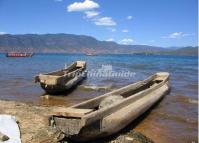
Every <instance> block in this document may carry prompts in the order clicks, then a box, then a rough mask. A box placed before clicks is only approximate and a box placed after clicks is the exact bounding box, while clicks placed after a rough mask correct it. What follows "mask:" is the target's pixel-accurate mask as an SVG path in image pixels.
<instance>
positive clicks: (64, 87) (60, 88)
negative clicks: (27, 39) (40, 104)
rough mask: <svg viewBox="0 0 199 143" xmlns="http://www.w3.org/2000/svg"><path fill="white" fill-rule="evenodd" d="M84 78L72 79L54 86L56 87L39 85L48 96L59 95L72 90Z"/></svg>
mask: <svg viewBox="0 0 199 143" xmlns="http://www.w3.org/2000/svg"><path fill="white" fill-rule="evenodd" d="M85 78H86V74H85V76H80V77H74V78H72V79H71V80H69V81H67V82H66V83H65V84H56V85H47V84H44V83H40V85H41V87H42V89H44V90H45V92H46V93H48V94H61V93H64V92H66V91H68V90H70V89H72V88H74V87H75V86H76V85H77V84H78V83H80V82H81V81H82V80H84V79H85Z"/></svg>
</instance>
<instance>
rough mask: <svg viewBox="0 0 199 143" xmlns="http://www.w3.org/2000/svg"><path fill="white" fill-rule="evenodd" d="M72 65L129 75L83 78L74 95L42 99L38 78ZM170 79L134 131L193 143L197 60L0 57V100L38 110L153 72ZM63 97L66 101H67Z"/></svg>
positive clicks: (166, 140) (81, 98) (150, 57)
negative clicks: (81, 62)
mask: <svg viewBox="0 0 199 143" xmlns="http://www.w3.org/2000/svg"><path fill="white" fill-rule="evenodd" d="M76 60H84V61H86V62H87V70H88V71H91V70H98V69H101V68H102V65H104V66H106V67H109V68H112V70H113V71H116V72H121V71H128V72H131V73H134V76H131V77H109V78H105V77H103V78H102V77H88V78H87V79H86V80H84V81H83V82H82V83H81V85H79V86H78V87H77V88H75V90H73V91H72V92H70V93H68V94H67V93H66V94H63V95H60V96H49V97H48V98H46V96H42V95H44V94H45V92H44V91H43V90H42V89H41V87H40V86H39V84H37V83H34V76H35V75H37V74H39V73H45V72H49V71H54V70H58V69H61V68H63V67H64V65H65V64H67V65H69V64H70V63H71V62H73V61H76ZM158 71H166V72H169V73H170V74H171V77H170V83H171V87H172V88H171V92H170V93H169V95H167V96H166V97H165V98H164V99H163V100H162V101H161V102H160V103H159V104H158V105H157V107H155V108H154V109H153V110H152V111H151V113H150V114H149V115H148V116H147V117H146V118H145V119H144V120H143V121H142V122H141V123H140V124H139V125H138V126H137V127H136V129H137V130H139V131H141V132H144V133H145V134H147V135H150V136H151V137H152V138H154V139H156V141H158V138H159V139H160V140H161V142H165V143H166V142H173V143H175V142H176V143H179V142H180V143H192V141H193V142H194V141H195V142H197V141H198V139H197V132H198V130H197V127H198V122H197V117H198V110H197V107H198V106H197V105H198V91H197V89H198V75H197V73H198V59H197V57H183V56H155V55H149V56H145V55H98V56H85V55H72V54H45V55H44V54H38V55H34V56H33V57H32V58H7V57H5V55H3V54H0V99H4V100H15V101H23V102H29V103H33V104H40V105H47V106H53V105H65V106H70V105H73V104H75V103H79V102H80V101H83V100H87V99H90V98H93V97H96V96H98V95H101V94H103V93H106V92H109V91H111V90H113V89H116V88H119V87H122V86H125V85H128V84H130V83H133V82H136V81H138V80H143V79H145V78H146V77H148V76H150V75H152V74H154V73H156V72H158ZM66 95H67V96H66Z"/></svg>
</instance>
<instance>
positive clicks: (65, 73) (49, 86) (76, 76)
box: [35, 61, 86, 94]
mask: <svg viewBox="0 0 199 143" xmlns="http://www.w3.org/2000/svg"><path fill="white" fill-rule="evenodd" d="M85 70H86V62H85V61H76V62H74V63H72V64H71V65H70V66H69V67H67V68H65V69H62V70H59V71H54V72H50V73H45V74H39V75H38V76H36V77H35V82H39V83H40V85H41V87H42V88H43V89H44V90H45V91H46V93H49V94H59V93H63V92H65V91H67V90H69V89H71V88H72V87H74V86H75V85H77V84H78V83H79V82H80V81H82V80H83V79H84V78H85V77H86V71H85Z"/></svg>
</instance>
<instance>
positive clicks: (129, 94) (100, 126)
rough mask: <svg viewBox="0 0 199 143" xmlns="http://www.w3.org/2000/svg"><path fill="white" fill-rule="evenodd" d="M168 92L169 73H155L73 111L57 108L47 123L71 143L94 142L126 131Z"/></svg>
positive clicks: (72, 109) (74, 107) (79, 105)
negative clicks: (78, 142) (71, 142)
mask: <svg viewBox="0 0 199 143" xmlns="http://www.w3.org/2000/svg"><path fill="white" fill-rule="evenodd" d="M169 88H170V86H169V73H167V72H158V73H156V74H154V75H152V76H150V77H149V78H147V79H146V80H143V81H139V82H137V83H134V84H130V85H127V86H125V87H122V88H120V89H116V90H113V91H112V92H109V93H106V94H104V95H101V96H98V97H96V98H93V99H90V100H87V101H84V102H82V103H79V104H76V105H74V106H72V107H68V108H64V107H57V108H55V109H54V111H53V115H52V116H51V117H50V118H49V121H50V122H49V123H50V125H51V126H53V127H56V128H57V129H59V130H61V131H62V132H63V133H64V134H65V135H66V136H67V137H69V138H71V139H72V140H75V141H88V140H94V139H95V140H96V139H97V138H101V137H105V136H108V135H112V134H114V133H116V132H118V131H120V130H121V129H123V128H125V127H126V126H127V125H128V124H130V123H131V122H132V121H133V120H135V119H136V118H137V117H139V116H140V115H141V114H143V113H144V112H146V111H147V110H148V109H149V108H150V107H152V106H153V105H154V104H155V103H156V102H157V101H159V100H160V99H161V98H162V97H163V96H164V95H165V94H167V93H168V92H169Z"/></svg>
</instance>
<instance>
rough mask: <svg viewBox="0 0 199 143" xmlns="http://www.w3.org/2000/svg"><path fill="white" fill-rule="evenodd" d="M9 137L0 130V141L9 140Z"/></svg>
mask: <svg viewBox="0 0 199 143" xmlns="http://www.w3.org/2000/svg"><path fill="white" fill-rule="evenodd" d="M9 139H10V138H9V137H8V136H7V135H4V134H3V133H1V132H0V141H1V142H4V141H7V140H9Z"/></svg>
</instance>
